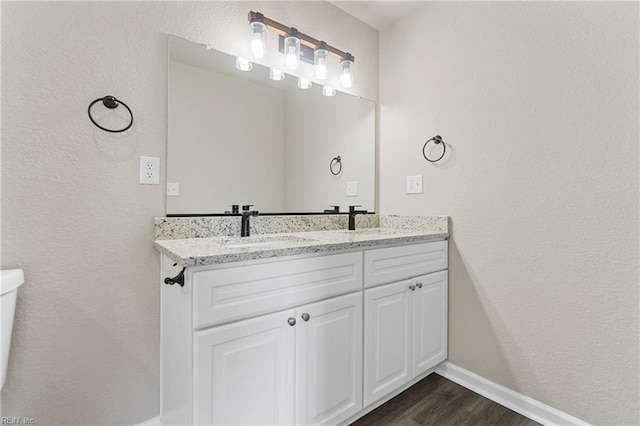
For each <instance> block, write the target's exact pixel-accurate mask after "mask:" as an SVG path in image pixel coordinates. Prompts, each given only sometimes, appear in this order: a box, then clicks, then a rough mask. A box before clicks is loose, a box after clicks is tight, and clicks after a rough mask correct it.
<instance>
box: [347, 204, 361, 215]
mask: <svg viewBox="0 0 640 426" xmlns="http://www.w3.org/2000/svg"><path fill="white" fill-rule="evenodd" d="M356 207H362V204H356V205H353V206H349V213H353V212H355V211H356Z"/></svg>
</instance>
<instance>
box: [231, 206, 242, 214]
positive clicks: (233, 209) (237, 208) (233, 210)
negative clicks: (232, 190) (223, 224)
mask: <svg viewBox="0 0 640 426" xmlns="http://www.w3.org/2000/svg"><path fill="white" fill-rule="evenodd" d="M231 213H233V214H238V213H240V206H239V205H237V204H232V205H231Z"/></svg>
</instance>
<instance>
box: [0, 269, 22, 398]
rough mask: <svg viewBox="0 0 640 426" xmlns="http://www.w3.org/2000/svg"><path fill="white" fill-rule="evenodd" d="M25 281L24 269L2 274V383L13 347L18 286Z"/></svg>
mask: <svg viewBox="0 0 640 426" xmlns="http://www.w3.org/2000/svg"><path fill="white" fill-rule="evenodd" d="M23 282H24V273H23V271H22V269H7V270H4V271H2V275H1V276H0V315H1V318H0V319H1V320H2V322H0V332H1V333H2V336H1V338H2V347H1V348H0V349H1V352H2V354H1V355H2V370H1V374H2V376H0V377H1V379H2V385H1V386H0V389H2V387H3V386H4V381H5V378H6V377H7V365H9V350H10V348H11V332H12V330H13V316H14V314H15V311H16V297H17V295H18V287H20V285H22V283H23Z"/></svg>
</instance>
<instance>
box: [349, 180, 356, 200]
mask: <svg viewBox="0 0 640 426" xmlns="http://www.w3.org/2000/svg"><path fill="white" fill-rule="evenodd" d="M357 196H358V181H356V180H354V181H351V182H347V197H357Z"/></svg>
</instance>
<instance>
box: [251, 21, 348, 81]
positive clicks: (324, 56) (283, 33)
mask: <svg viewBox="0 0 640 426" xmlns="http://www.w3.org/2000/svg"><path fill="white" fill-rule="evenodd" d="M248 19H249V25H250V26H251V29H252V34H253V35H252V39H251V46H252V52H253V53H254V56H256V57H262V56H257V55H256V52H257V53H258V54H260V53H262V54H264V53H265V49H264V41H265V40H266V30H270V31H273V32H275V33H277V34H279V35H280V52H281V53H283V54H284V55H285V66H286V67H287V68H288V69H290V70H296V69H298V67H299V66H300V61H303V62H308V63H313V65H314V73H315V78H316V79H318V80H325V79H326V78H327V77H328V76H329V72H328V69H329V63H328V62H329V60H328V57H329V55H330V54H331V55H334V56H336V57H338V58H339V60H340V66H341V69H342V71H341V73H340V77H339V79H340V83H341V84H342V86H343V87H345V88H347V89H349V88H351V87H353V77H354V75H353V63H354V61H355V59H354V57H353V55H352V54H351V53H348V52H343V51H342V50H339V49H337V48H335V47H333V46H331V45H329V44H327V43H326V42H325V41H320V40H318V39H315V38H313V37H311V36H308V35H306V34H303V33H301V32H299V31H298V30H297V29H296V28H293V27H288V26H286V25H283V24H281V23H279V22H276V21H274V20H273V19H269V18H267V17H265V16H264V15H263V14H261V13H259V12H253V11H252V12H249V15H248ZM263 25H264V29H263ZM258 30H259V31H258ZM258 39H260V40H262V44H260V46H261V47H262V52H260V49H259V48H258V47H257V46H258V45H259V44H258V42H257V41H256V40H258ZM254 44H255V45H256V50H254Z"/></svg>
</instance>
